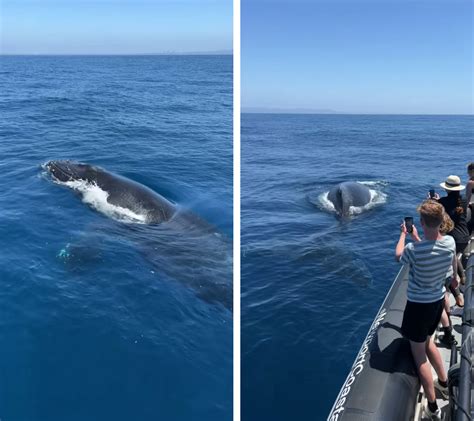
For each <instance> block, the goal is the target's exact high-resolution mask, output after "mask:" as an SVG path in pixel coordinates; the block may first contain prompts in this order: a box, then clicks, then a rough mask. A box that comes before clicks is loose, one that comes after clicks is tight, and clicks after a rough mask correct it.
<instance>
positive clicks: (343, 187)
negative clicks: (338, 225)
mask: <svg viewBox="0 0 474 421" xmlns="http://www.w3.org/2000/svg"><path fill="white" fill-rule="evenodd" d="M328 199H329V200H330V201H331V202H332V204H333V205H334V207H335V209H336V211H337V212H338V214H339V215H341V216H348V215H349V210H350V207H351V206H357V207H360V206H364V205H366V204H367V203H369V202H370V199H371V195H370V190H369V188H368V187H367V186H365V185H363V184H361V183H357V182H354V181H345V182H343V183H339V184H336V185H335V186H334V187H333V188H332V189H331V190H330V191H329V194H328Z"/></svg>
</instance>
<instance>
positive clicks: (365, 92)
mask: <svg viewBox="0 0 474 421" xmlns="http://www.w3.org/2000/svg"><path fill="white" fill-rule="evenodd" d="M241 10H242V12H241V20H242V27H241V34H242V42H241V48H242V60H241V62H242V80H241V87H242V88H241V91H242V107H243V109H244V111H245V110H250V109H253V108H258V109H275V108H277V109H295V108H296V109H309V110H333V111H336V112H347V113H395V114H472V113H473V79H472V78H473V66H472V56H473V2H472V0H423V1H420V0H286V1H285V0H242V5H241Z"/></svg>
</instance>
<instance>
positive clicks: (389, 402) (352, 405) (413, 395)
mask: <svg viewBox="0 0 474 421" xmlns="http://www.w3.org/2000/svg"><path fill="white" fill-rule="evenodd" d="M407 282H408V268H407V267H403V268H402V269H401V270H400V272H399V273H398V275H397V277H396V278H395V281H394V283H393V285H392V288H391V289H390V291H389V293H388V295H387V297H386V298H385V301H384V303H383V304H382V307H381V308H380V310H379V312H378V314H377V316H376V317H375V320H374V322H373V323H372V326H371V328H370V330H369V333H368V335H367V337H366V339H365V341H364V343H363V344H362V347H361V349H360V351H359V354H358V355H357V358H356V360H355V362H354V364H353V366H352V368H351V370H350V372H349V375H348V376H347V379H346V381H345V382H344V384H343V386H342V388H341V391H340V392H339V395H338V396H337V399H336V401H335V403H334V406H333V407H332V410H331V412H330V414H329V417H328V420H329V421H336V420H338V421H341V420H342V421H349V420H350V421H369V420H371V421H375V420H377V421H395V420H397V421H398V420H400V421H402V420H403V421H407V420H410V419H413V416H414V413H415V405H416V399H417V395H418V391H419V389H420V382H419V379H418V376H417V374H416V368H415V365H414V363H413V358H412V356H411V352H410V344H409V342H408V341H407V340H406V339H404V338H403V337H402V335H401V333H400V328H401V324H402V318H403V311H404V309H405V305H406V290H407Z"/></svg>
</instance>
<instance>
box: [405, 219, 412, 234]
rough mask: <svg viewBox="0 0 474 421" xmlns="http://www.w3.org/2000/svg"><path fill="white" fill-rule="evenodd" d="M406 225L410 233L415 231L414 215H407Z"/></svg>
mask: <svg viewBox="0 0 474 421" xmlns="http://www.w3.org/2000/svg"><path fill="white" fill-rule="evenodd" d="M405 227H406V228H407V232H408V233H409V234H411V233H412V232H413V217H412V216H405Z"/></svg>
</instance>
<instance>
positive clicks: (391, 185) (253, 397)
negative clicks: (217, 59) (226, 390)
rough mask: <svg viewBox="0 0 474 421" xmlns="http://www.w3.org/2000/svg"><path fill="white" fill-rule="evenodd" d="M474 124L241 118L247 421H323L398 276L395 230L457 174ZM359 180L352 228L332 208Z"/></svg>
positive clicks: (438, 119) (468, 154)
mask: <svg viewBox="0 0 474 421" xmlns="http://www.w3.org/2000/svg"><path fill="white" fill-rule="evenodd" d="M473 144H474V118H473V117H472V116H471V117H453V116H451V117H443V116H382V115H379V116H357V115H276V114H275V115H264V114H244V115H243V116H242V158H241V168H242V187H241V194H242V198H241V201H242V214H241V219H242V239H241V243H242V269H241V270H242V281H241V284H242V287H241V288H242V337H241V340H242V419H243V420H244V421H261V420H272V421H287V420H309V419H311V420H313V421H314V420H325V419H326V418H327V416H328V414H329V411H330V409H331V407H332V405H333V403H334V400H335V398H336V396H337V394H338V392H339V389H340V387H341V386H342V383H343V382H344V380H345V378H346V376H347V374H348V370H349V368H350V367H351V365H352V363H353V361H354V358H355V357H356V355H357V353H358V351H359V349H360V346H361V344H362V342H363V340H364V338H365V336H366V334H367V331H368V328H369V326H370V324H371V322H372V320H373V318H374V316H375V314H376V313H377V311H378V309H379V307H380V305H381V304H382V302H383V299H384V298H385V295H386V293H387V292H388V290H389V288H390V286H391V283H392V281H393V280H394V277H395V275H396V274H397V272H398V270H399V266H398V264H397V263H396V262H395V260H394V249H395V244H396V241H397V240H398V234H399V225H400V222H401V221H402V219H403V217H404V216H410V215H413V216H415V223H416V222H418V219H417V217H416V206H417V205H418V204H419V203H420V202H421V201H422V200H423V199H424V198H425V197H426V195H427V193H428V191H429V189H431V188H435V189H436V190H437V191H438V192H439V193H440V194H441V195H443V193H442V190H441V188H440V187H439V183H440V182H442V181H444V179H445V178H446V177H447V176H448V175H450V174H457V175H460V176H461V177H462V179H463V180H464V181H466V164H467V163H468V162H470V161H473V160H474V155H473ZM346 180H355V181H360V182H364V183H366V185H368V186H369V188H370V189H371V190H372V191H373V204H372V205H371V206H369V207H368V209H361V212H360V213H358V214H357V212H355V213H354V216H353V217H351V218H350V219H349V220H345V221H342V220H340V219H338V218H336V216H335V214H334V212H333V211H332V210H331V209H330V206H328V203H327V201H326V200H325V193H327V191H328V190H329V189H330V187H331V186H333V185H334V184H336V183H338V182H341V181H346Z"/></svg>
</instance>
